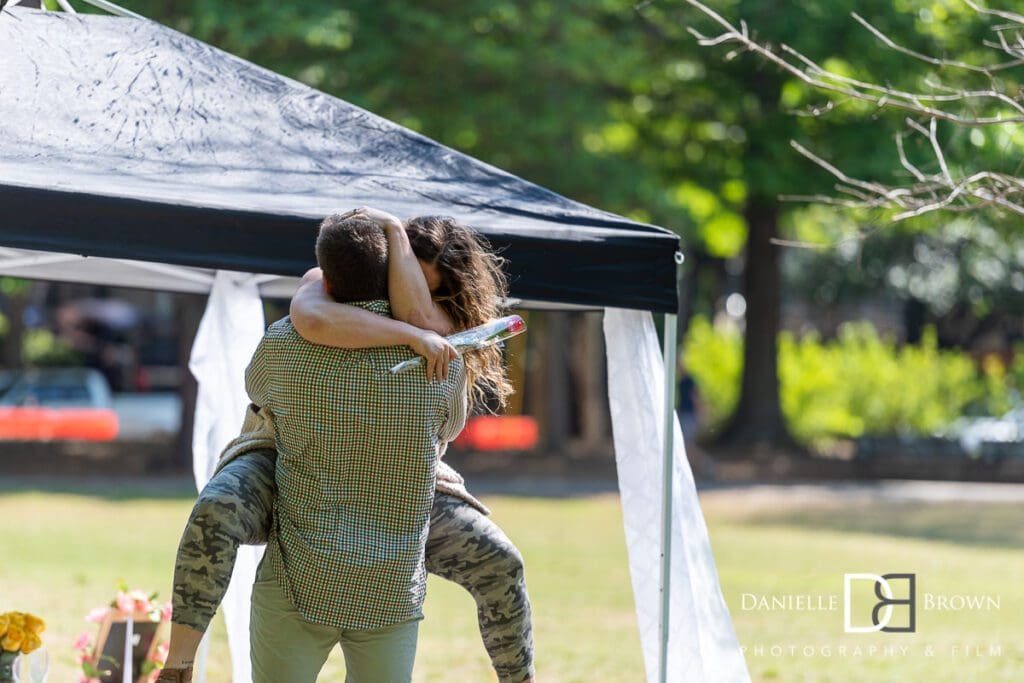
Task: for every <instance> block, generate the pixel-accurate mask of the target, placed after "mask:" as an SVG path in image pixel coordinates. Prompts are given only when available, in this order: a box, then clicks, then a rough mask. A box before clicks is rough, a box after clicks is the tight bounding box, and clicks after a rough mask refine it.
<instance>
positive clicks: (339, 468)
mask: <svg viewBox="0 0 1024 683" xmlns="http://www.w3.org/2000/svg"><path fill="white" fill-rule="evenodd" d="M387 252H388V245H387V240H386V238H385V235H384V233H383V231H382V230H381V229H380V227H378V226H377V225H376V224H374V223H372V222H369V221H367V220H364V219H360V218H343V217H340V216H331V217H328V218H327V219H325V220H324V222H323V224H322V225H321V229H320V235H319V237H318V239H317V246H316V254H317V261H318V262H319V265H320V267H321V269H322V270H323V277H324V287H325V288H326V290H327V291H328V292H329V293H330V294H331V296H332V297H334V299H336V300H337V301H339V302H344V303H354V304H356V305H359V306H360V307H362V308H365V309H368V310H371V311H374V312H376V313H378V314H380V315H388V314H389V312H388V304H387ZM411 357H413V354H412V352H411V350H409V349H408V348H407V347H384V348H372V349H338V348H333V347H326V346H318V345H315V344H312V343H310V342H308V341H306V340H305V339H303V338H302V337H301V336H300V335H299V334H298V333H296V332H295V329H294V328H293V327H292V324H291V321H290V319H289V318H284V319H283V320H281V321H278V322H277V323H274V324H273V325H271V326H270V328H269V329H268V330H267V333H266V335H265V336H264V338H263V340H262V341H261V342H260V346H259V348H258V349H257V350H256V353H255V355H254V356H253V359H252V362H251V363H250V365H249V368H248V369H247V371H246V388H247V391H248V392H249V396H250V398H251V400H252V401H253V403H255V404H256V405H259V406H262V409H264V410H268V411H270V414H271V415H272V417H273V421H274V425H275V429H276V437H277V448H278V457H277V463H276V471H275V479H276V483H277V488H278V496H277V500H276V502H275V506H274V521H273V525H272V528H271V535H270V541H269V543H268V544H267V554H266V557H265V559H264V561H263V563H262V564H261V565H260V569H259V571H258V573H257V577H256V583H255V585H254V587H253V601H252V603H253V604H252V623H251V637H252V661H253V678H254V681H255V683H280V682H283V681H288V682H289V683H305V682H307V681H308V682H310V683H312V682H313V681H315V680H316V677H317V674H318V673H319V671H320V669H321V668H322V666H323V663H324V661H326V659H327V656H328V654H329V653H330V651H331V649H333V647H334V646H335V644H338V643H340V644H341V646H342V650H343V652H344V655H345V661H346V668H347V670H348V681H350V682H351V683H364V682H366V683H391V682H396V683H397V682H402V681H408V680H409V679H410V677H411V675H412V667H413V661H414V658H415V651H416V640H417V632H418V626H419V620H420V619H421V618H422V611H421V607H422V603H423V597H424V594H425V590H426V573H425V567H424V560H423V553H424V543H425V541H426V537H427V524H428V517H429V513H430V507H431V501H432V497H433V490H434V478H435V471H436V466H437V455H438V445H439V443H444V442H446V441H449V440H451V439H452V438H454V437H455V436H456V435H457V434H458V432H459V431H460V430H461V428H462V426H463V425H462V420H463V419H464V417H463V416H464V414H465V408H464V406H465V401H466V396H465V381H464V368H463V365H462V363H461V360H456V361H454V362H453V363H452V366H451V371H450V373H449V377H448V379H446V380H442V381H435V382H428V381H427V379H426V377H425V373H423V372H410V373H403V374H399V375H393V374H391V373H390V372H389V371H388V369H389V368H390V367H391V366H393V365H395V364H396V363H398V362H401V361H403V360H407V359H409V358H411Z"/></svg>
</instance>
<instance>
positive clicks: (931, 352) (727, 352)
mask: <svg viewBox="0 0 1024 683" xmlns="http://www.w3.org/2000/svg"><path fill="white" fill-rule="evenodd" d="M1020 351H1021V352H1024V349H1020ZM684 358H685V361H686V367H687V369H688V371H689V372H690V374H691V375H692V376H693V378H694V381H695V382H696V383H697V386H698V387H699V390H700V396H701V399H702V401H703V402H704V404H705V405H706V407H707V410H708V415H709V418H710V421H711V423H712V427H713V428H714V427H715V426H717V425H720V424H721V423H722V422H723V421H724V420H725V419H726V418H727V417H728V416H729V415H730V413H731V411H732V410H733V408H734V407H735V406H736V402H737V400H738V397H739V383H740V375H741V370H742V362H743V345H742V337H741V335H740V333H739V331H738V330H737V329H736V328H735V327H734V326H729V327H725V328H723V329H717V330H716V329H715V328H714V327H713V326H712V325H711V324H710V323H709V322H708V321H707V319H705V318H702V317H698V318H695V319H694V320H693V321H692V322H691V324H690V329H689V330H688V332H687V335H686V339H685V349H684ZM1021 379H1024V355H1021V354H1018V355H1017V356H1016V357H1015V358H1014V361H1013V364H1012V366H1011V367H1010V368H1007V367H1006V366H1005V365H1004V364H1003V362H1002V361H1001V360H1000V359H999V358H998V357H996V356H990V357H988V358H986V359H985V360H984V362H983V363H982V364H981V367H980V368H979V367H978V364H976V363H975V362H974V360H973V359H972V358H971V357H970V356H968V355H967V354H965V353H963V352H961V351H953V350H942V349H939V348H938V342H937V340H936V335H935V332H934V330H928V332H927V333H926V334H925V336H924V338H923V340H922V341H921V343H920V344H916V345H897V344H896V343H895V342H893V341H891V340H887V339H883V338H882V337H880V336H879V334H878V333H877V332H876V331H875V329H874V327H872V326H871V325H870V323H864V322H860V323H848V324H846V325H844V326H842V327H841V328H840V332H839V335H838V338H837V339H835V340H834V341H829V342H822V341H821V340H820V339H819V338H818V337H817V336H816V335H813V334H811V335H806V336H804V337H802V338H799V339H798V338H797V337H795V336H794V335H793V334H791V333H786V332H784V333H782V334H781V335H780V339H779V383H780V385H781V399H782V410H783V413H784V415H785V417H786V420H787V423H788V425H789V429H790V431H791V433H792V434H793V436H794V437H795V438H797V439H798V440H799V441H800V442H802V443H804V444H808V445H811V446H821V445H824V444H825V443H827V442H828V441H830V440H833V439H836V438H855V437H858V436H861V435H864V434H878V435H929V434H933V433H935V432H938V431H941V430H942V429H943V428H944V427H946V426H948V425H950V424H951V423H952V422H953V421H954V420H956V419H957V418H958V417H960V416H961V415H963V414H964V413H965V411H968V410H970V409H972V408H980V409H983V410H985V411H986V412H988V413H989V414H995V415H999V414H1002V413H1004V412H1006V410H1008V409H1009V408H1010V407H1011V406H1012V404H1013V400H1014V398H1015V397H1014V396H1013V390H1014V387H1016V386H1019V385H1018V382H1019V381H1020V380H1021Z"/></svg>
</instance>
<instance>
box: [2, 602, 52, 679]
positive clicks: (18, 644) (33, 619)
mask: <svg viewBox="0 0 1024 683" xmlns="http://www.w3.org/2000/svg"><path fill="white" fill-rule="evenodd" d="M45 630H46V622H44V621H43V620H42V619H40V618H39V617H37V616H35V615H34V614H28V613H27V612H4V613H3V614H0V683H3V682H4V681H10V680H13V679H14V667H15V660H16V659H17V658H18V656H19V655H27V654H29V653H30V652H35V651H36V650H38V649H39V648H40V647H42V645H43V639H42V638H41V635H42V633H43V631H45Z"/></svg>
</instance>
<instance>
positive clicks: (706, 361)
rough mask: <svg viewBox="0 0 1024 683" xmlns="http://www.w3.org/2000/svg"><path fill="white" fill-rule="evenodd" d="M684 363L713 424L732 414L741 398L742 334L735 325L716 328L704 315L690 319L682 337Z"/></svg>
mask: <svg viewBox="0 0 1024 683" xmlns="http://www.w3.org/2000/svg"><path fill="white" fill-rule="evenodd" d="M683 362H684V363H685V365H686V371H687V372H688V373H690V376H691V377H693V381H694V382H696V384H697V387H698V388H699V390H700V398H701V401H702V402H703V404H704V405H705V406H706V408H707V412H708V416H709V417H710V419H711V422H712V423H713V424H715V425H717V424H720V423H721V422H722V421H723V420H725V418H727V417H729V415H730V414H732V411H733V409H734V408H735V407H736V402H737V401H738V400H739V397H740V376H741V374H742V372H743V335H742V333H741V332H740V330H739V329H738V328H737V327H736V326H735V325H728V326H723V327H722V328H721V329H717V330H716V329H715V328H714V327H713V326H712V324H711V323H710V322H709V321H708V319H707V318H705V317H704V316H697V317H694V318H692V319H691V320H690V326H689V328H688V329H687V331H686V338H685V339H684V340H683Z"/></svg>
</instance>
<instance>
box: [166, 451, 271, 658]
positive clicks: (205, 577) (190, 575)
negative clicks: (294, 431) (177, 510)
mask: <svg viewBox="0 0 1024 683" xmlns="http://www.w3.org/2000/svg"><path fill="white" fill-rule="evenodd" d="M275 457H276V454H275V453H274V452H273V451H252V452H251V453H246V454H244V455H240V456H238V457H236V458H235V459H234V460H232V461H231V462H229V463H228V464H227V465H225V466H224V468H223V469H222V470H220V471H219V472H217V474H215V475H214V476H213V478H212V479H210V481H209V483H207V485H206V486H205V487H204V488H203V490H202V491H201V492H200V493H199V498H198V499H197V500H196V504H195V506H194V507H193V508H192V514H191V515H190V516H189V518H188V523H187V524H186V525H185V532H184V533H183V534H182V536H181V542H180V544H179V545H178V556H177V558H176V559H175V562H174V594H173V596H172V599H171V602H172V606H173V611H172V613H171V640H170V645H169V649H168V653H167V662H166V664H165V668H166V669H189V670H190V669H191V667H192V663H193V661H194V659H195V654H196V650H197V649H198V647H199V641H200V640H201V639H202V637H203V633H205V631H206V628H207V626H209V625H210V621H211V620H212V619H213V615H214V614H215V613H216V612H217V607H218V606H219V605H220V603H221V600H223V599H224V594H225V593H226V592H227V590H228V583H230V581H231V572H232V570H233V569H234V567H235V556H236V555H237V554H238V546H240V545H242V544H252V545H258V544H260V543H266V542H267V534H268V533H269V531H270V519H271V513H272V512H273V507H274V491H275V487H274V458H275Z"/></svg>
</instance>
